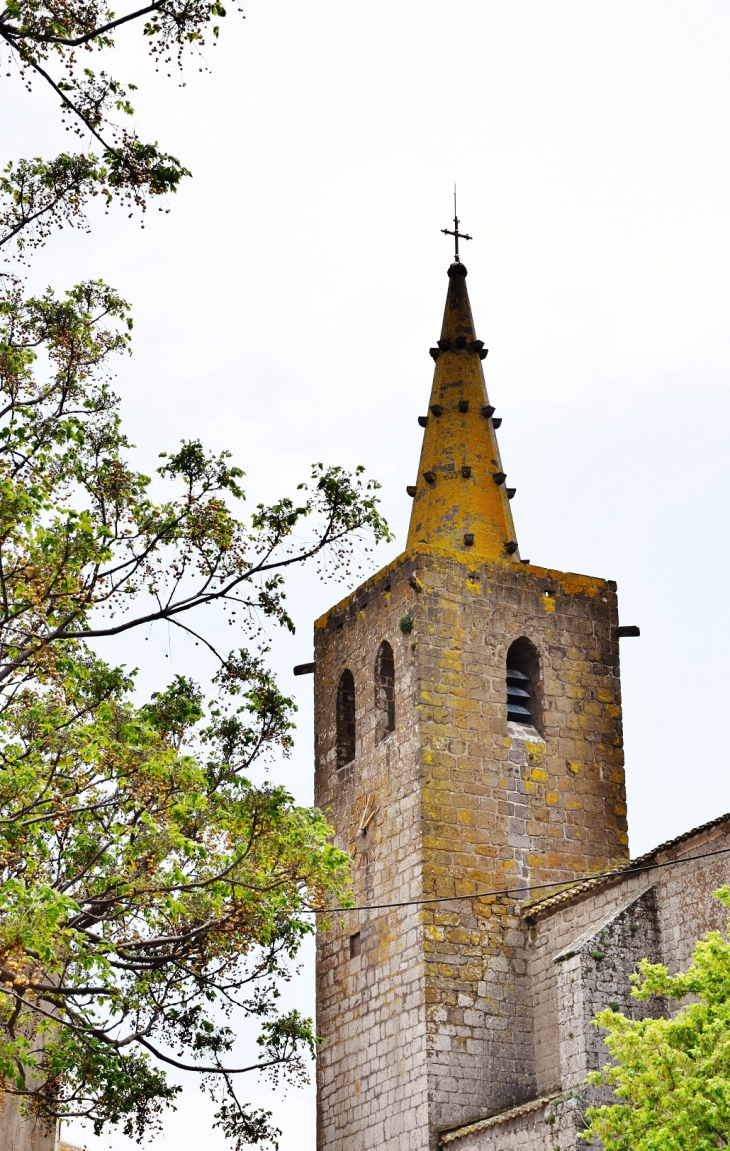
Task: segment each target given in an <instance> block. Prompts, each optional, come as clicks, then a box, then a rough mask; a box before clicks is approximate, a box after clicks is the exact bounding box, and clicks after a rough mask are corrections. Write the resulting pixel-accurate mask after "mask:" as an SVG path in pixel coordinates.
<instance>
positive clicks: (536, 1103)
mask: <svg viewBox="0 0 730 1151" xmlns="http://www.w3.org/2000/svg"><path fill="white" fill-rule="evenodd" d="M558 1098H560V1095H559V1093H557V1094H555V1095H543V1096H542V1098H540V1099H531V1100H530V1102H529V1103H521V1104H520V1105H519V1107H510V1109H509V1111H500V1112H499V1113H498V1114H497V1115H490V1116H489V1118H488V1119H479V1120H478V1122H476V1123H469V1124H468V1125H467V1126H466V1127H457V1128H456V1130H455V1131H447V1132H446V1133H445V1134H444V1135H442V1136H441V1142H442V1143H453V1142H454V1140H455V1139H463V1137H464V1136H465V1135H473V1134H474V1132H475V1131H486V1130H487V1128H488V1127H498V1126H499V1124H500V1123H506V1122H507V1121H508V1120H509V1119H519V1118H520V1116H522V1115H529V1114H530V1112H531V1111H539V1109H540V1108H541V1107H547V1105H548V1103H552V1102H553V1100H554V1099H558Z"/></svg>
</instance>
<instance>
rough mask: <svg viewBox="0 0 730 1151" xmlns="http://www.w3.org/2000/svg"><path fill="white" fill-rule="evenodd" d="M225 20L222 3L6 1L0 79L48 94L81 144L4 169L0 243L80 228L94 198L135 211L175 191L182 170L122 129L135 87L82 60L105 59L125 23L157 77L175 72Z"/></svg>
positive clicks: (127, 124)
mask: <svg viewBox="0 0 730 1151" xmlns="http://www.w3.org/2000/svg"><path fill="white" fill-rule="evenodd" d="M225 15H226V9H225V8H224V6H223V4H222V3H221V0H212V3H211V2H210V0H153V2H152V3H149V4H142V5H140V6H136V5H134V4H132V5H130V6H129V7H128V8H127V10H125V11H124V12H121V13H119V14H117V13H115V12H114V11H112V9H110V8H108V7H107V6H106V5H105V4H103V3H100V2H99V0H7V2H6V4H5V7H4V9H2V10H1V11H0V41H1V42H2V44H3V46H4V48H5V55H6V59H7V65H8V67H9V68H10V69H11V71H7V72H6V75H8V76H9V75H12V70H13V69H14V70H16V71H17V72H18V73H19V74H20V76H21V78H22V79H23V80H24V82H25V83H26V86H27V87H30V86H31V85H32V83H33V82H34V81H36V82H40V83H42V84H43V85H44V86H47V87H50V89H51V90H52V92H53V93H54V94H55V96H56V97H57V99H58V102H59V106H60V111H61V117H62V121H63V123H64V125H65V126H66V127H67V128H68V129H69V130H70V131H71V132H72V133H73V134H75V135H76V136H77V137H78V138H79V140H80V141H82V142H83V143H84V144H85V145H86V146H85V147H84V148H83V149H82V150H81V151H79V152H75V153H74V152H62V153H61V154H60V155H58V156H56V157H55V158H54V159H52V160H44V159H42V158H41V157H35V158H33V159H25V160H19V161H16V162H11V163H9V164H8V165H7V167H6V168H5V170H4V172H3V173H2V176H1V177H0V246H2V245H10V244H15V245H16V246H17V249H19V250H20V252H23V251H25V249H26V248H27V247H28V245H30V246H37V245H38V244H40V243H42V242H43V241H44V240H45V239H46V238H47V236H48V235H49V233H50V232H51V231H52V230H53V229H54V228H55V227H59V226H63V225H64V224H70V225H76V226H86V211H87V208H88V205H89V202H90V200H91V199H93V198H94V197H97V196H101V197H102V198H103V199H104V200H105V201H106V203H107V204H109V203H111V202H112V201H114V200H117V201H119V202H121V203H123V204H126V205H127V206H128V207H131V208H139V209H141V210H142V211H144V210H145V209H146V207H147V205H148V204H149V202H150V200H151V199H153V198H155V197H160V196H164V194H166V193H172V192H175V191H177V188H178V185H179V183H180V181H181V180H182V179H183V178H184V177H185V176H189V175H190V172H189V171H188V170H187V168H185V167H184V165H183V164H182V163H181V162H180V160H178V159H177V157H175V156H172V155H170V154H169V153H166V152H164V151H162V150H161V149H160V147H159V145H158V144H157V143H156V142H155V143H152V142H150V141H147V142H145V141H142V140H140V139H139V137H138V136H137V134H136V132H135V130H134V129H133V128H132V126H131V123H132V117H133V116H134V108H133V107H132V104H131V101H130V95H131V93H132V92H134V91H135V90H136V85H135V84H131V83H130V84H122V83H121V82H120V81H119V80H116V79H114V78H113V77H112V76H110V75H109V74H108V72H107V71H106V70H105V69H104V68H99V67H98V66H97V68H96V69H94V68H92V67H90V66H89V63H88V61H89V60H90V59H91V58H93V57H95V56H98V55H99V53H101V54H102V58H104V57H105V56H108V55H109V53H110V52H111V51H112V50H113V49H114V46H115V40H114V36H115V34H116V33H117V31H118V30H119V29H125V28H126V27H127V26H128V25H130V26H136V27H138V28H139V29H140V31H141V32H142V35H143V38H144V42H145V44H146V46H147V48H148V51H149V52H150V54H151V56H152V58H153V59H154V61H155V63H156V67H157V69H158V70H159V69H160V68H164V69H165V70H167V69H168V68H170V67H172V66H173V64H176V65H177V66H178V67H179V68H182V66H183V63H184V60H185V57H186V54H188V53H189V52H190V51H198V52H200V49H201V48H202V47H203V46H204V45H205V43H206V40H207V39H208V38H209V37H212V39H213V42H215V40H216V39H217V37H218V35H219V32H220V24H219V23H218V21H219V20H220V19H221V18H223V17H224V16H225ZM82 54H83V55H82ZM82 60H83V61H85V62H84V63H82ZM169 74H170V73H169V72H168V75H169Z"/></svg>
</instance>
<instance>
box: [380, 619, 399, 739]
mask: <svg viewBox="0 0 730 1151" xmlns="http://www.w3.org/2000/svg"><path fill="white" fill-rule="evenodd" d="M375 711H376V723H375V742H376V743H380V741H381V739H385V737H386V735H388V734H389V733H390V732H391V731H395V659H394V657H393V649H392V647H391V646H390V644H389V643H388V641H387V639H384V640H383V642H382V643H381V645H380V647H379V648H378V655H377V658H376V660H375Z"/></svg>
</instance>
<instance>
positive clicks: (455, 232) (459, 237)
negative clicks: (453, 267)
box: [441, 184, 471, 264]
mask: <svg viewBox="0 0 730 1151" xmlns="http://www.w3.org/2000/svg"><path fill="white" fill-rule="evenodd" d="M441 231H442V232H443V233H444V235H445V236H453V237H454V263H455V264H460V263H461V260H460V259H459V240H471V236H467V234H466V232H460V231H459V217H458V216H457V214H456V184H454V230H453V232H452V231H451V229H450V228H442V229H441Z"/></svg>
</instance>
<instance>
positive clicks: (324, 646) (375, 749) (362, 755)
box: [315, 564, 428, 1151]
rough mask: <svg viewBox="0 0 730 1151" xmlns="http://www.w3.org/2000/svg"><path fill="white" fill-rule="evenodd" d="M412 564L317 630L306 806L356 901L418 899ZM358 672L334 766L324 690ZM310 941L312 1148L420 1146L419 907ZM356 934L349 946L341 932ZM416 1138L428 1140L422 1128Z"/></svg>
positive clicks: (353, 919) (351, 922)
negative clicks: (347, 859) (380, 658)
mask: <svg viewBox="0 0 730 1151" xmlns="http://www.w3.org/2000/svg"><path fill="white" fill-rule="evenodd" d="M411 574H412V565H408V564H405V565H400V566H397V565H394V566H393V568H391V569H386V570H385V572H382V573H380V575H379V576H378V577H376V579H375V580H373V581H370V583H369V584H368V585H366V587H365V589H362V590H361V593H360V594H358V595H356V596H355V597H352V598H351V599H350V600H348V601H347V602H346V603H345V604H343V605H339V606H338V608H337V609H335V610H334V612H332V613H330V615H329V616H328V617H327V618H326V620H324V621H319V623H320V626H318V627H317V628H316V629H315V657H316V672H315V733H316V734H315V739H316V744H315V753H316V774H315V802H316V803H317V804H318V806H320V807H322V808H324V809H325V810H328V811H329V812H330V819H331V820H332V823H333V825H334V827H335V829H336V836H335V842H336V843H337V845H338V846H340V847H342V848H343V849H344V850H347V851H350V852H351V853H352V854H353V857H354V875H353V884H354V893H355V897H356V899H357V902H358V903H359V904H363V903H369V904H372V903H384V902H386V903H387V902H397V901H407V900H417V899H418V898H419V896H420V893H421V889H422V880H421V853H422V851H421V787H420V773H419V757H418V734H417V731H418V723H417V719H418V709H417V676H416V668H415V664H416V657H415V652H414V651H412V650H411V643H412V639H411V636H410V635H408V634H404V633H403V632H401V631H400V630H399V628H398V619H399V618H400V617H401V616H402V615H404V614H405V613H406V611H407V609H408V607H409V605H410V603H411V601H412V598H413V595H414V592H413V590H412V589H411V588H410V586H409V584H408V579H409V576H410V575H411ZM383 639H387V640H388V642H389V643H390V644H391V646H392V648H393V652H394V657H395V685H396V697H395V723H396V730H395V731H394V732H392V733H391V734H389V735H387V736H386V737H385V738H384V739H383V740H382V741H381V742H380V743H376V734H377V727H378V719H379V708H378V706H377V703H376V694H375V681H374V671H375V659H376V655H377V651H378V648H379V647H380V644H381V642H382V640H383ZM344 668H349V669H350V670H351V671H352V673H353V676H354V680H355V702H356V754H355V759H354V760H353V762H352V763H350V764H348V765H347V766H345V767H343V768H342V769H340V770H338V768H337V762H336V742H337V741H336V731H335V707H334V702H335V696H336V691H337V684H338V681H339V678H340V675H341V673H342V671H343V669H344ZM342 919H343V927H340V926H339V924H335V925H333V926H332V928H331V930H329V931H328V932H327V933H325V934H322V935H320V937H319V939H318V953H317V1028H318V1032H319V1034H320V1035H322V1036H323V1037H324V1038H325V1040H326V1042H325V1044H324V1046H323V1047H322V1048H321V1050H320V1053H319V1056H318V1060H317V1084H318V1147H319V1148H320V1149H322V1151H324V1149H327V1151H330V1149H332V1151H344V1149H347V1151H360V1149H363V1151H364V1149H365V1148H367V1149H371V1148H375V1147H386V1146H387V1147H388V1148H393V1149H394V1151H395V1149H397V1151H422V1149H423V1147H424V1142H423V1140H424V1132H426V1131H427V1130H428V1106H427V1093H426V1027H425V991H424V964H423V929H422V926H421V923H420V912H419V909H418V907H410V908H403V909H397V908H396V909H393V910H384V911H382V912H367V913H361V914H358V913H354V912H350V913H346V914H345V915H344V916H343V917H342ZM358 932H359V934H360V940H359V944H360V953H359V955H353V956H352V957H351V955H350V939H351V937H352V936H354V935H355V934H356V933H358ZM426 1138H427V1136H426Z"/></svg>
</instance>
